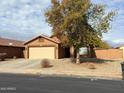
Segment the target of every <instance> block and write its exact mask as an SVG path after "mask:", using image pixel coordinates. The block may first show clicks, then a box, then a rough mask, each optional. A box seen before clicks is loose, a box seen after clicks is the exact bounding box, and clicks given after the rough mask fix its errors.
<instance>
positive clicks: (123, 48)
mask: <svg viewBox="0 0 124 93" xmlns="http://www.w3.org/2000/svg"><path fill="white" fill-rule="evenodd" d="M118 48H119V49H122V50H123V58H124V45H123V46H120V47H118Z"/></svg>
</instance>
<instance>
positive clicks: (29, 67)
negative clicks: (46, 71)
mask: <svg viewBox="0 0 124 93" xmlns="http://www.w3.org/2000/svg"><path fill="white" fill-rule="evenodd" d="M34 70H35V73H37V71H40V60H25V59H16V60H15V59H11V60H8V61H1V62H0V72H1V73H29V71H30V72H32V74H33V72H34Z"/></svg>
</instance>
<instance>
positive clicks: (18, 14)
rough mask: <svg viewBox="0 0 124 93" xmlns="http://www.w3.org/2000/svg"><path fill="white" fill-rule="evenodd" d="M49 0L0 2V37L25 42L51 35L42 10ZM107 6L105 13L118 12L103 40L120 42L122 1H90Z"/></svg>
mask: <svg viewBox="0 0 124 93" xmlns="http://www.w3.org/2000/svg"><path fill="white" fill-rule="evenodd" d="M50 1H51V0H0V22H1V23H0V36H2V37H8V38H14V39H20V40H22V39H23V40H27V39H29V38H30V37H33V36H35V35H38V34H41V33H44V34H48V35H50V34H51V29H52V28H51V27H49V26H48V24H47V23H46V22H45V18H44V10H45V9H46V8H47V7H48V6H50ZM92 2H94V3H96V2H97V3H102V4H106V5H107V8H106V9H107V11H111V10H118V15H117V16H116V17H115V19H114V22H112V29H111V30H110V31H109V33H107V34H104V39H105V40H111V41H114V42H121V41H122V40H123V38H124V32H123V30H124V26H123V24H124V10H123V9H124V0H92Z"/></svg>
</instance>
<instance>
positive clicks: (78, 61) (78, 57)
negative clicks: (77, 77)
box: [76, 50, 80, 64]
mask: <svg viewBox="0 0 124 93" xmlns="http://www.w3.org/2000/svg"><path fill="white" fill-rule="evenodd" d="M76 52H77V55H76V64H80V54H79V50H77V51H76Z"/></svg>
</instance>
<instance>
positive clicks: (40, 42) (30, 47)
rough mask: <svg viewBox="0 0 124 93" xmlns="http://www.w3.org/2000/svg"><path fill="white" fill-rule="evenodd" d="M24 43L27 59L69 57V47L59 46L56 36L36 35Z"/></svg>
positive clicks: (59, 42)
mask: <svg viewBox="0 0 124 93" xmlns="http://www.w3.org/2000/svg"><path fill="white" fill-rule="evenodd" d="M24 45H25V57H26V58H29V59H43V58H48V59H59V58H66V57H69V56H70V55H69V49H68V48H63V47H62V46H61V41H60V40H59V39H58V38H57V37H48V36H45V35H40V36H37V37H35V38H33V39H31V40H29V41H27V42H25V43H24Z"/></svg>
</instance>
